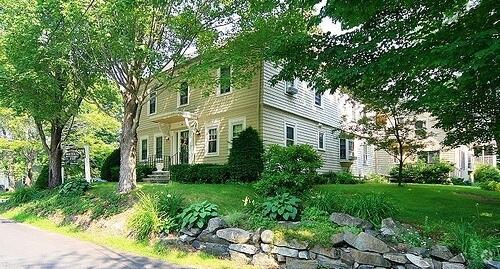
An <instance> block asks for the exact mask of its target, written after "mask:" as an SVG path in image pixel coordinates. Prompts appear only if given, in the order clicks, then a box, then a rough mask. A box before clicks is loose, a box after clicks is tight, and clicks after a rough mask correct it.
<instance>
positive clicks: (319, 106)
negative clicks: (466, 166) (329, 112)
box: [313, 89, 325, 108]
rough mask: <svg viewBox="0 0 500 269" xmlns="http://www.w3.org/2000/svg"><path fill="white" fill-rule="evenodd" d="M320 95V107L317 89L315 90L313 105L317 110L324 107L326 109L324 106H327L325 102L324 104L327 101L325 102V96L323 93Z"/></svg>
mask: <svg viewBox="0 0 500 269" xmlns="http://www.w3.org/2000/svg"><path fill="white" fill-rule="evenodd" d="M320 95H321V104H320V105H318V104H316V90H315V89H313V104H314V106H315V107H317V108H323V107H324V104H325V102H324V101H325V100H324V98H323V96H324V94H323V93H321V94H320Z"/></svg>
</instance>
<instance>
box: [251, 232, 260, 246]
mask: <svg viewBox="0 0 500 269" xmlns="http://www.w3.org/2000/svg"><path fill="white" fill-rule="evenodd" d="M261 233H262V229H261V228H258V229H257V230H256V231H255V233H253V236H252V243H253V244H254V245H256V246H258V245H259V243H260V234H261Z"/></svg>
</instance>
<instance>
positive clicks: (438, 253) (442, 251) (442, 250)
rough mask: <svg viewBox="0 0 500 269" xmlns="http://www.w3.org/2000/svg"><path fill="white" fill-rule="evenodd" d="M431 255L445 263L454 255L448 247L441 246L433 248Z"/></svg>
mask: <svg viewBox="0 0 500 269" xmlns="http://www.w3.org/2000/svg"><path fill="white" fill-rule="evenodd" d="M430 255H431V256H432V257H434V258H438V259H441V260H445V261H447V260H449V259H451V258H453V254H452V253H451V251H450V250H449V249H448V248H447V247H445V246H441V245H435V246H433V247H432V248H431V252H430Z"/></svg>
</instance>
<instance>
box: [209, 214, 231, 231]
mask: <svg viewBox="0 0 500 269" xmlns="http://www.w3.org/2000/svg"><path fill="white" fill-rule="evenodd" d="M226 227H227V224H226V222H225V221H224V220H223V219H222V218H220V217H215V218H211V219H209V220H208V224H207V228H206V230H207V231H208V232H209V233H213V232H215V231H217V230H220V229H222V228H226Z"/></svg>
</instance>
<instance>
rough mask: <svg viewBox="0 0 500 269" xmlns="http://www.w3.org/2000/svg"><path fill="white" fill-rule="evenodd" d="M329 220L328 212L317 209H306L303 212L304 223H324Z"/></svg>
mask: <svg viewBox="0 0 500 269" xmlns="http://www.w3.org/2000/svg"><path fill="white" fill-rule="evenodd" d="M325 219H327V220H328V212H327V211H324V210H321V209H319V208H317V207H306V208H305V209H304V211H303V212H302V217H301V220H302V221H322V220H325Z"/></svg>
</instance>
